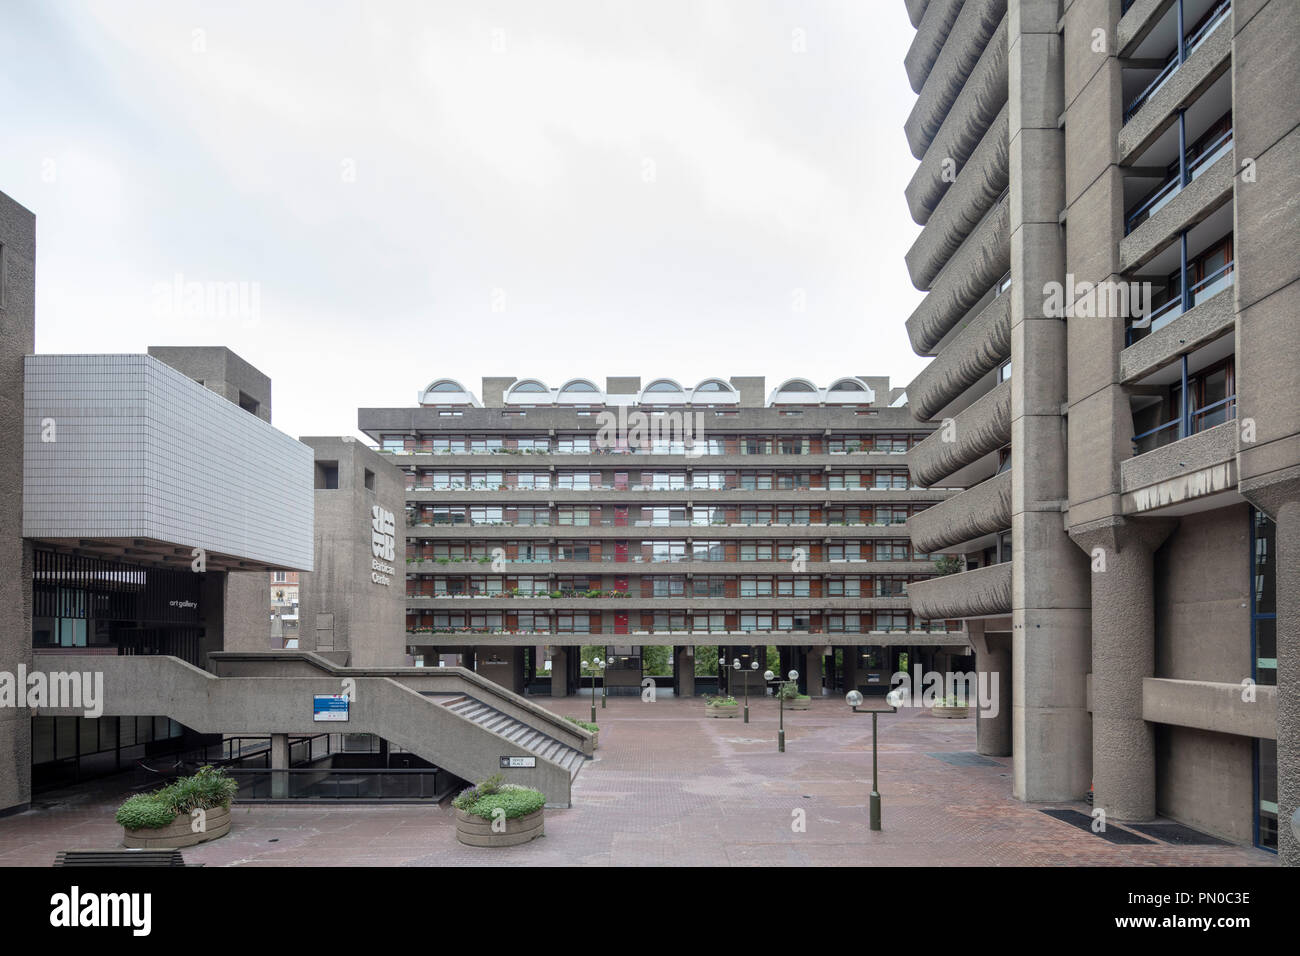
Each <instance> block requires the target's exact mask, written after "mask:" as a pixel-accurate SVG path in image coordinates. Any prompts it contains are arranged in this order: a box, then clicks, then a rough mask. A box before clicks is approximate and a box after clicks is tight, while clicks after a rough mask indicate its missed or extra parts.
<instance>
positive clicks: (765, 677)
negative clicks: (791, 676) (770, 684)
mask: <svg viewBox="0 0 1300 956" xmlns="http://www.w3.org/2000/svg"><path fill="white" fill-rule="evenodd" d="M775 679H776V675H775V674H773V673H772V672H771V671H763V680H775Z"/></svg>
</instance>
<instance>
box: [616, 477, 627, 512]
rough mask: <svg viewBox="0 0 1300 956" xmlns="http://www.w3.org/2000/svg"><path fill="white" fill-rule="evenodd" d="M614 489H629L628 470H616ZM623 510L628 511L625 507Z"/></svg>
mask: <svg viewBox="0 0 1300 956" xmlns="http://www.w3.org/2000/svg"><path fill="white" fill-rule="evenodd" d="M614 490H615V491H627V472H626V471H616V472H614ZM623 510H624V511H626V510H627V509H626V508H624V509H623Z"/></svg>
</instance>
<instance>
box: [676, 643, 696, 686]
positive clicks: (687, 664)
mask: <svg viewBox="0 0 1300 956" xmlns="http://www.w3.org/2000/svg"><path fill="white" fill-rule="evenodd" d="M692 650H693V649H692V648H690V647H674V648H673V654H674V655H675V656H676V659H677V686H676V687H675V688H673V693H674V694H675V695H676V696H678V697H694V696H695V655H694V654H692V653H691V651H692Z"/></svg>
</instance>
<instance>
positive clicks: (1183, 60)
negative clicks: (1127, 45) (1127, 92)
mask: <svg viewBox="0 0 1300 956" xmlns="http://www.w3.org/2000/svg"><path fill="white" fill-rule="evenodd" d="M1214 11H1215V12H1214V13H1213V14H1212V15H1210V16H1208V18H1207V19H1205V20H1204V21H1202V25H1201V26H1199V27H1197V28H1195V29H1194V30H1193V31H1192V32H1191V33H1190V34H1188V36H1187V37H1186V38H1185V40H1184V43H1183V48H1182V56H1181V57H1180V56H1179V50H1178V48H1177V45H1176V44H1175V49H1174V51H1173V52H1172V53H1171V54H1168V57H1169V59H1168V61H1167V62H1165V63H1164V65H1163V66H1162V67H1161V68H1159V69H1158V70H1156V72H1155V75H1154V76H1153V77H1152V78H1151V79H1150V80H1146V81H1145V82H1143V83H1142V86H1141V88H1140V89H1139V90H1138V91H1137V92H1136V94H1135V95H1132V96H1130V97H1129V100H1128V105H1127V106H1126V108H1125V110H1124V126H1123V127H1122V128H1121V129H1120V132H1119V156H1120V162H1121V163H1123V164H1125V165H1128V164H1129V163H1130V162H1131V161H1132V160H1133V157H1134V156H1136V155H1137V154H1139V153H1140V152H1141V151H1142V150H1143V149H1145V148H1146V147H1147V146H1149V145H1150V144H1151V143H1153V142H1154V141H1155V140H1156V139H1157V138H1159V136H1160V135H1161V134H1162V133H1164V132H1165V131H1166V130H1167V129H1168V128H1169V126H1170V124H1171V123H1173V122H1174V121H1175V120H1176V117H1177V113H1178V111H1179V110H1182V109H1185V108H1187V107H1188V106H1189V105H1190V104H1191V103H1193V102H1194V101H1195V100H1196V99H1197V98H1198V97H1199V96H1200V95H1201V94H1202V93H1203V92H1204V91H1205V90H1206V89H1208V88H1209V87H1210V86H1211V85H1212V84H1214V82H1215V81H1216V80H1218V78H1219V77H1220V76H1222V75H1223V74H1224V73H1225V72H1226V71H1227V70H1228V67H1229V65H1230V63H1231V58H1232V17H1231V12H1232V5H1231V3H1228V2H1226V0H1224V2H1221V3H1219V4H1218V5H1217V6H1216V7H1215V8H1214ZM1157 33H1163V31H1162V30H1161V31H1156V32H1154V33H1153V34H1152V35H1151V36H1149V37H1147V38H1146V39H1145V40H1143V41H1142V42H1141V43H1140V44H1138V52H1137V54H1136V58H1135V59H1133V58H1130V59H1126V61H1125V65H1126V67H1127V69H1126V74H1127V73H1129V72H1133V71H1139V70H1142V69H1144V68H1143V67H1142V66H1140V65H1135V64H1136V63H1137V60H1149V59H1151V58H1152V57H1149V56H1147V55H1146V54H1145V51H1144V50H1143V49H1142V48H1143V47H1154V46H1156V45H1158V40H1157V39H1156V34H1157ZM1153 52H1154V51H1153ZM1127 78H1128V77H1127V75H1126V79H1127Z"/></svg>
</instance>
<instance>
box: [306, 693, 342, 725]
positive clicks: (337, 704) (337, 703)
mask: <svg viewBox="0 0 1300 956" xmlns="http://www.w3.org/2000/svg"><path fill="white" fill-rule="evenodd" d="M311 716H312V720H343V721H346V720H347V719H348V695H347V694H317V695H316V696H315V698H314V699H313V701H312V715H311Z"/></svg>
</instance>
